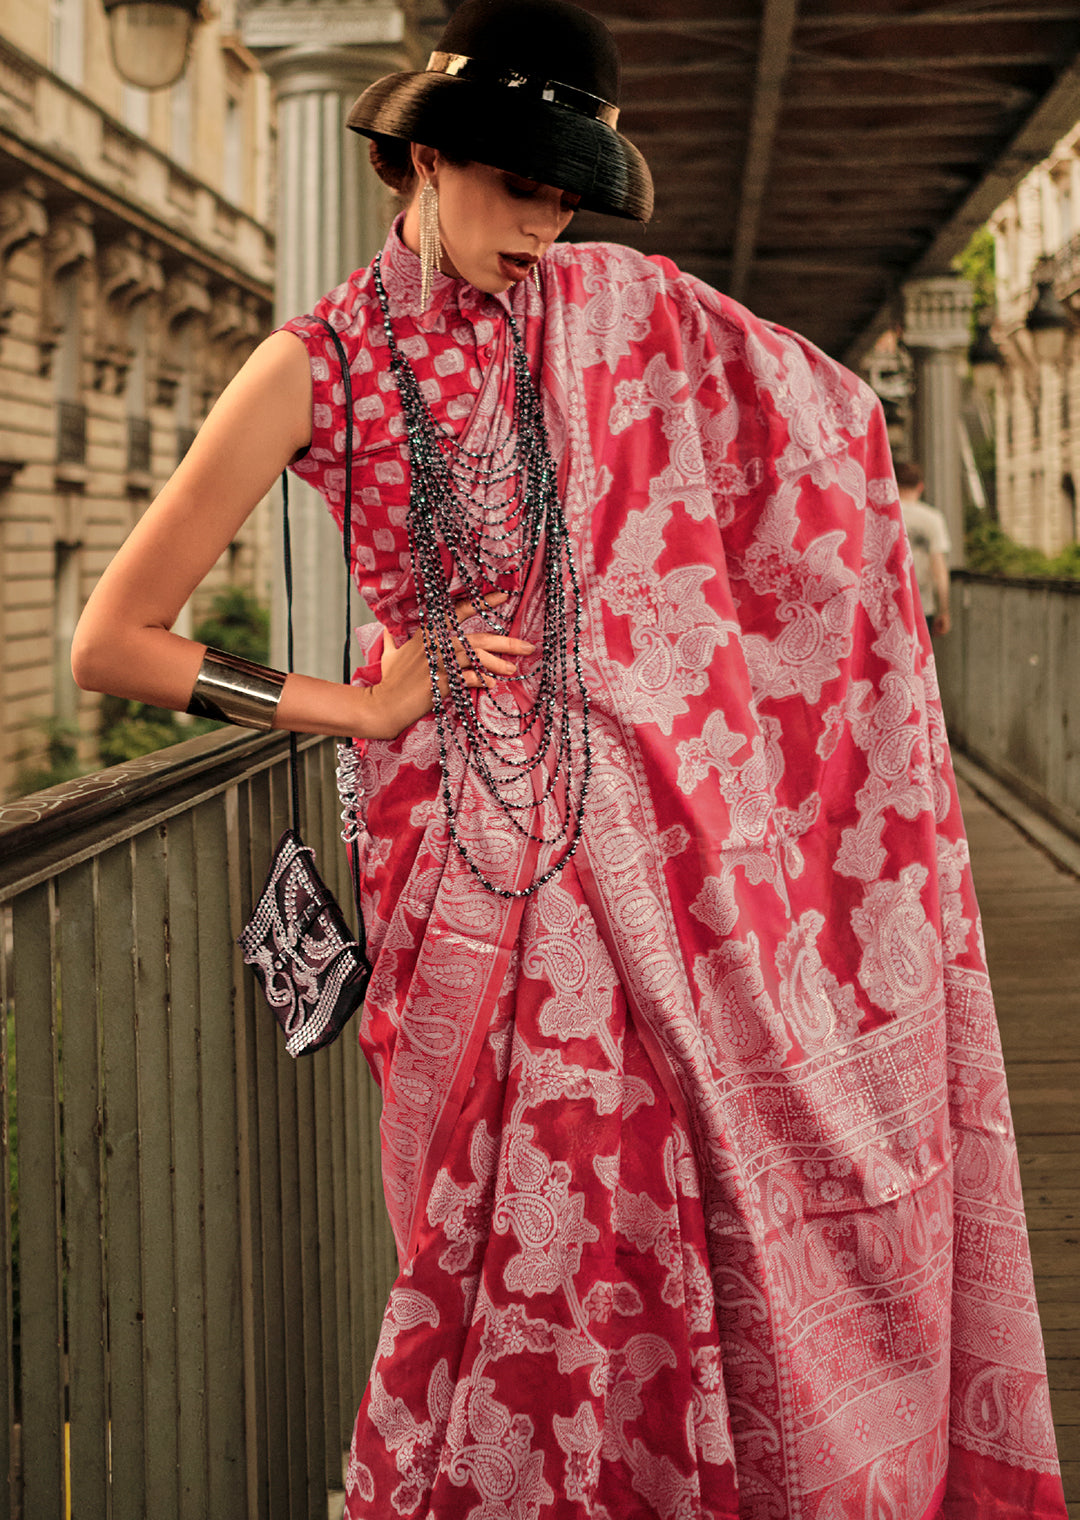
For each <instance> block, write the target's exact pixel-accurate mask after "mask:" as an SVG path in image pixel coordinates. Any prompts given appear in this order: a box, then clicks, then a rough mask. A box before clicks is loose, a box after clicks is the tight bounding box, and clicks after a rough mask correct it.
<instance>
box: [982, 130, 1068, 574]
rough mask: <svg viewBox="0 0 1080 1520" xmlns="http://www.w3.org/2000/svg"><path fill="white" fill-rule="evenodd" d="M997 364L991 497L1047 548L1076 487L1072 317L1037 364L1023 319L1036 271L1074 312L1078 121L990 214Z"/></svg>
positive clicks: (1005, 516)
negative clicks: (1061, 343) (1049, 356)
mask: <svg viewBox="0 0 1080 1520" xmlns="http://www.w3.org/2000/svg"><path fill="white" fill-rule="evenodd" d="M990 226H991V229H992V231H993V233H994V243H995V267H996V284H997V311H996V316H995V321H994V327H993V333H994V338H995V340H996V342H997V344H998V347H999V348H1000V350H1001V353H1002V357H1003V360H1004V363H1003V365H1002V367H1001V371H1000V374H999V377H998V383H997V387H996V436H997V502H998V515H999V517H1000V520H1001V525H1002V527H1003V528H1004V529H1005V531H1006V532H1007V533H1008V534H1010V536H1011V537H1013V538H1015V539H1016V540H1017V541H1018V542H1020V543H1023V544H1028V545H1031V546H1032V547H1034V548H1037V549H1041V550H1043V551H1044V552H1045V553H1047V554H1055V553H1057V552H1058V551H1059V550H1060V549H1062V548H1064V547H1065V546H1066V545H1067V544H1070V543H1074V542H1076V540H1077V538H1078V537H1080V534H1078V526H1080V525H1078V512H1077V499H1076V498H1077V489H1078V486H1080V325H1075V324H1074V325H1073V326H1071V328H1070V330H1069V331H1068V333H1067V334H1066V337H1065V350H1064V354H1063V357H1062V358H1061V360H1059V361H1058V362H1056V363H1053V364H1047V363H1040V362H1039V361H1038V359H1037V357H1036V354H1035V349H1034V345H1033V343H1032V339H1031V336H1030V333H1029V332H1028V330H1027V328H1026V327H1025V325H1024V324H1025V320H1026V318H1027V315H1028V312H1029V311H1030V310H1031V307H1032V304H1033V301H1034V300H1035V297H1036V294H1037V280H1039V279H1045V278H1048V279H1050V280H1051V281H1052V285H1053V290H1054V293H1055V294H1056V295H1057V297H1058V298H1059V299H1060V300H1061V301H1062V302H1063V303H1064V305H1065V307H1066V309H1067V310H1069V311H1071V312H1072V313H1073V316H1074V318H1075V317H1077V316H1080V123H1078V124H1077V126H1076V127H1074V128H1073V129H1072V131H1071V132H1069V133H1068V134H1067V135H1066V136H1065V137H1063V138H1062V139H1061V141H1060V142H1059V143H1058V144H1057V146H1056V147H1055V149H1054V151H1053V153H1051V155H1050V156H1049V157H1048V158H1046V159H1044V160H1043V161H1042V163H1040V164H1038V165H1037V167H1036V168H1034V169H1033V170H1032V171H1031V172H1030V173H1029V174H1028V175H1027V176H1026V177H1025V178H1024V179H1023V180H1022V181H1021V183H1020V184H1019V185H1018V186H1017V188H1016V190H1015V192H1014V193H1013V194H1012V195H1011V196H1010V197H1009V199H1008V200H1007V201H1005V202H1004V204H1003V205H1001V206H1000V207H999V208H998V210H997V211H996V212H995V214H994V216H993V218H992V219H991V222H990Z"/></svg>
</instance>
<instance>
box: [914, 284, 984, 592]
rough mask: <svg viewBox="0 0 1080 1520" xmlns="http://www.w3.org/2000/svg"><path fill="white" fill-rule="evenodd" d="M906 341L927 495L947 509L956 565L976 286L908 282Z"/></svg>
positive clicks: (917, 451) (959, 561)
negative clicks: (964, 384)
mask: <svg viewBox="0 0 1080 1520" xmlns="http://www.w3.org/2000/svg"><path fill="white" fill-rule="evenodd" d="M903 293H904V345H905V347H906V348H907V349H908V351H909V352H910V353H911V356H912V359H913V361H914V365H915V387H914V395H913V401H914V412H915V416H914V423H915V427H914V434H915V457H916V459H917V460H918V462H919V464H920V465H921V466H922V470H923V473H924V475H925V477H926V492H925V495H926V500H927V501H928V502H930V504H931V506H935V507H938V508H939V509H940V510H941V511H942V512H944V514H945V520H946V522H947V523H948V527H949V538H950V539H951V541H952V556H951V560H952V563H953V564H954V565H961V564H963V561H964V502H963V495H962V487H961V479H962V475H961V468H962V464H961V453H960V386H961V380H962V377H963V370H964V364H965V362H966V356H967V349H968V345H969V343H970V341H971V330H970V322H971V301H972V291H971V286H970V285H969V284H968V282H967V280H962V279H960V278H959V277H958V276H954V275H943V276H938V277H934V278H930V279H923V280H911V281H909V283H908V284H906V285H905V286H904V291H903Z"/></svg>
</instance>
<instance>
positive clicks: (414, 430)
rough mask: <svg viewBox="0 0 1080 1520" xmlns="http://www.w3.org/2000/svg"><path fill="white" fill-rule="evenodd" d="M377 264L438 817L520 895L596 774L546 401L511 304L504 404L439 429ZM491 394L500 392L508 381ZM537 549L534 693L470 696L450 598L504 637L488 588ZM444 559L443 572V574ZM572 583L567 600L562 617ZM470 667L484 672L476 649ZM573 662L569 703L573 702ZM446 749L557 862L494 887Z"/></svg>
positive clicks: (509, 586) (567, 849) (571, 822)
mask: <svg viewBox="0 0 1080 1520" xmlns="http://www.w3.org/2000/svg"><path fill="white" fill-rule="evenodd" d="M381 263H382V260H381V258H377V259H376V260H375V263H374V265H373V275H374V282H375V290H376V293H377V295H378V297H379V306H380V308H381V310H382V318H383V327H384V329H385V331H386V341H387V344H388V345H389V349H390V366H391V369H392V370H393V374H394V378H395V380H396V381H397V387H398V394H399V396H400V399H401V410H402V414H403V416H404V419H405V431H406V435H407V437H408V443H409V468H410V485H409V512H408V519H407V522H408V532H409V553H410V558H411V563H412V573H413V580H414V583H415V586H416V596H417V602H418V605H419V616H420V626H421V629H422V631H423V635H424V648H425V650H426V652H427V660H428V669H429V672H430V675H431V692H432V709H433V712H434V716H435V725H436V732H437V734H438V741H439V760H440V768H441V772H442V800H443V806H444V808H445V811H446V820H447V826H448V829H449V833H450V838H451V840H452V841H453V844H454V846H455V848H456V849H457V851H458V853H459V854H460V855H461V858H462V859H463V860H464V862H465V864H466V865H467V866H468V868H469V870H470V871H472V873H473V875H474V876H476V877H477V878H478V879H479V880H480V881H481V882H482V883H483V885H484V886H485V887H487V889H488V890H489V891H490V892H494V893H495V894H496V895H497V896H498V897H504V898H516V897H529V896H531V895H532V894H533V893H534V892H537V891H538V890H539V889H540V888H541V887H542V886H543V885H544V884H545V882H548V881H551V879H552V878H553V877H554V876H556V875H557V874H558V872H559V871H561V870H562V868H563V866H564V865H565V864H566V862H567V861H568V860H569V859H570V857H571V856H572V855H573V854H574V852H575V850H576V849H577V846H578V840H579V839H580V837H581V824H582V817H583V814H584V810H585V798H586V795H587V793H588V789H589V779H590V776H591V774H592V747H591V744H590V741H589V701H588V694H587V693H586V690H585V681H584V678H583V676H582V670H581V596H580V591H579V587H578V579H577V571H576V569H575V566H574V558H573V554H572V551H571V545H570V537H569V534H568V532H567V526H566V518H565V516H564V514H563V510H562V503H561V502H560V501H559V495H558V489H557V482H556V468H555V461H554V460H553V459H552V457H551V448H550V445H549V443H548V437H547V429H546V427H545V426H544V416H543V409H542V406H541V402H540V397H539V396H538V395H537V392H536V388H535V386H534V385H533V383H532V377H531V375H530V374H529V364H528V359H527V357H526V354H525V348H524V345H523V343H522V341H521V335H520V333H519V332H518V327H517V323H516V322H515V321H514V317H513V314H512V313H510V312H508V313H507V319H508V321H509V324H510V328H509V331H510V336H511V346H512V352H513V364H512V377H513V392H514V393H513V401H512V403H510V404H507V405H502V404H500V405H498V406H496V407H495V408H494V409H493V412H492V414H491V415H490V416H489V419H488V431H487V436H486V438H485V439H484V442H483V446H482V447H480V448H477V449H468V448H465V447H464V446H463V445H462V444H461V443H460V442H459V441H458V439H457V438H456V437H455V436H454V434H453V433H452V432H450V431H449V430H448V429H446V428H444V427H440V426H439V424H438V423H437V422H436V421H435V419H434V417H433V416H432V415H431V411H430V408H429V407H428V405H427V403H426V402H425V400H424V396H423V392H422V391H421V388H420V382H419V381H418V380H417V378H416V373H415V371H414V370H413V367H412V365H411V364H410V363H409V361H408V359H407V358H406V357H405V355H404V354H403V353H402V352H401V349H400V348H399V347H398V344H397V342H396V340H395V338H394V331H393V327H392V325H391V322H390V306H389V302H388V301H387V297H386V289H385V287H384V285H383V280H382V271H381ZM508 382H509V377H508V379H507V383H508ZM499 400H500V403H501V402H502V401H503V400H508V398H506V396H505V388H504V391H503V393H502V394H501V395H500V398H499ZM537 550H540V551H541V552H542V555H543V559H542V571H543V599H544V601H543V613H544V629H543V635H542V638H541V644H540V672H539V677H538V680H537V685H536V691H535V694H534V696H533V699H532V701H531V703H530V704H529V705H528V706H524V707H522V706H518V705H517V704H515V703H510V704H509V705H504V704H503V703H501V702H500V701H499V700H498V699H497V698H496V697H495V696H494V695H493V694H492V693H491V692H488V693H487V695H486V698H485V699H482V700H481V701H479V702H477V701H476V694H475V691H474V689H473V688H471V687H469V686H467V685H466V684H465V679H464V675H465V672H464V670H463V669H462V667H461V665H460V664H459V661H458V657H457V653H456V651H455V647H454V646H455V643H456V642H457V641H458V640H460V638H461V634H460V631H459V623H458V617H457V612H456V607H455V604H456V602H458V601H460V600H462V599H463V598H464V599H466V600H468V601H470V602H471V603H472V604H473V606H474V607H475V608H476V611H477V614H478V615H479V617H480V618H481V620H482V621H483V623H484V624H485V626H486V627H487V628H489V629H490V630H491V631H492V632H493V633H506V632H507V631H508V628H509V626H510V623H511V621H512V617H511V615H510V609H512V607H513V601H512V600H511V601H509V602H506V603H503V604H502V605H501V606H500V607H497V608H491V607H489V606H488V605H487V603H486V601H485V600H484V598H485V595H486V594H488V593H490V592H492V591H500V590H503V591H507V592H511V591H512V590H513V587H514V580H515V570H516V569H517V567H518V566H521V565H526V566H527V565H529V564H531V563H532V561H533V559H534V556H535V554H536V552H537ZM447 558H449V561H450V564H451V566H452V571H453V574H452V576H448V575H447ZM452 584H454V585H455V586H456V589H455V591H454V595H453V596H451V590H450V588H451V585H452ZM567 586H569V588H570V591H571V593H572V599H573V610H572V616H571V617H570V619H569V626H568V617H567ZM465 646H466V649H468V640H467V639H466V640H465ZM568 646H569V648H568ZM470 666H471V668H472V669H473V670H475V671H478V672H481V673H482V671H483V667H482V666H481V664H480V662H479V661H478V660H477V659H476V658H475V656H471V657H470ZM571 666H572V668H573V681H574V682H576V686H577V693H576V698H577V700H576V702H574V701H572V700H571V696H572V693H571ZM440 672H443V673H445V675H446V677H447V680H448V684H449V692H448V695H447V696H446V697H444V696H443V694H442V692H441V691H440V689H439V675H440ZM575 708H576V711H575ZM455 720H456V721H455ZM575 728H576V730H577V733H576V735H575V732H574V730H575ZM451 746H453V747H454V748H455V749H456V750H457V752H458V754H459V755H460V756H461V758H462V760H463V761H464V763H465V765H466V766H467V767H468V768H470V769H471V770H472V771H473V773H474V774H475V775H476V776H478V777H479V779H480V781H481V783H482V784H483V786H484V788H485V790H486V791H487V792H488V794H489V795H490V797H491V798H492V800H493V801H494V802H495V804H496V806H497V807H498V808H499V810H500V812H501V813H502V815H503V817H504V818H505V819H506V821H507V822H508V823H509V825H510V826H511V828H512V829H513V830H514V832H515V833H516V834H518V835H519V836H520V837H521V838H523V839H528V840H531V841H533V842H535V843H536V844H537V845H540V846H544V847H553V848H560V847H561V853H560V855H559V858H558V859H557V860H556V861H555V863H554V864H553V865H551V866H550V867H548V868H547V869H546V870H542V871H541V872H540V874H539V875H538V876H537V877H536V878H535V879H534V880H533V881H532V882H531V883H530V885H529V886H527V887H523V888H520V889H518V890H512V889H510V888H507V887H500V886H496V884H495V883H494V882H493V881H491V880H490V878H489V877H488V876H487V875H486V874H485V872H484V871H483V870H482V869H481V868H480V866H479V865H478V864H477V863H476V861H475V860H474V859H473V858H472V857H471V856H470V854H469V852H468V850H467V849H466V847H465V844H464V842H463V841H462V839H461V837H460V834H459V831H458V818H457V813H456V810H455V807H454V803H453V796H452V792H451V786H450V765H449V761H450V749H451ZM560 782H562V783H565V804H564V805H563V806H562V807H560V806H559V803H560V800H561V799H560V798H559V797H557V796H555V793H556V789H557V787H558V785H559V783H560ZM575 793H576V795H575ZM549 801H550V802H551V803H552V806H553V807H554V808H555V811H556V812H557V814H558V818H557V822H555V823H554V824H553V825H552V826H550V828H548V829H546V828H545V826H544V821H543V814H544V813H545V812H550V810H551V809H549V808H548V807H547V804H548V803H549Z"/></svg>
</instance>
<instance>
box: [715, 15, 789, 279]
mask: <svg viewBox="0 0 1080 1520" xmlns="http://www.w3.org/2000/svg"><path fill="white" fill-rule="evenodd" d="M798 10H799V0H765V9H764V12H763V14H762V17H761V39H760V41H759V43H758V62H757V77H756V80H755V84H754V104H753V108H752V110H751V113H750V134H749V139H748V142H747V148H746V163H745V166H744V168H743V180H742V190H741V193H740V196H739V209H738V213H737V215H736V220H735V246H734V249H733V250H732V257H731V287H730V289H731V294H732V295H733V296H734V298H735V299H736V300H737V301H741V300H743V299H744V298H745V296H746V287H747V284H748V282H749V278H750V264H751V261H752V259H753V256H754V246H755V244H756V243H757V232H758V225H759V223H760V221H761V207H762V203H763V201H764V198H765V185H766V182H767V180H768V176H769V165H770V163H771V162H772V154H773V145H774V144H775V142H776V130H777V125H778V123H779V120H780V102H781V94H782V91H783V87H784V80H785V78H786V77H787V72H788V65H789V64H790V62H791V44H792V37H793V35H794V31H795V19H796V16H797V15H798Z"/></svg>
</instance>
